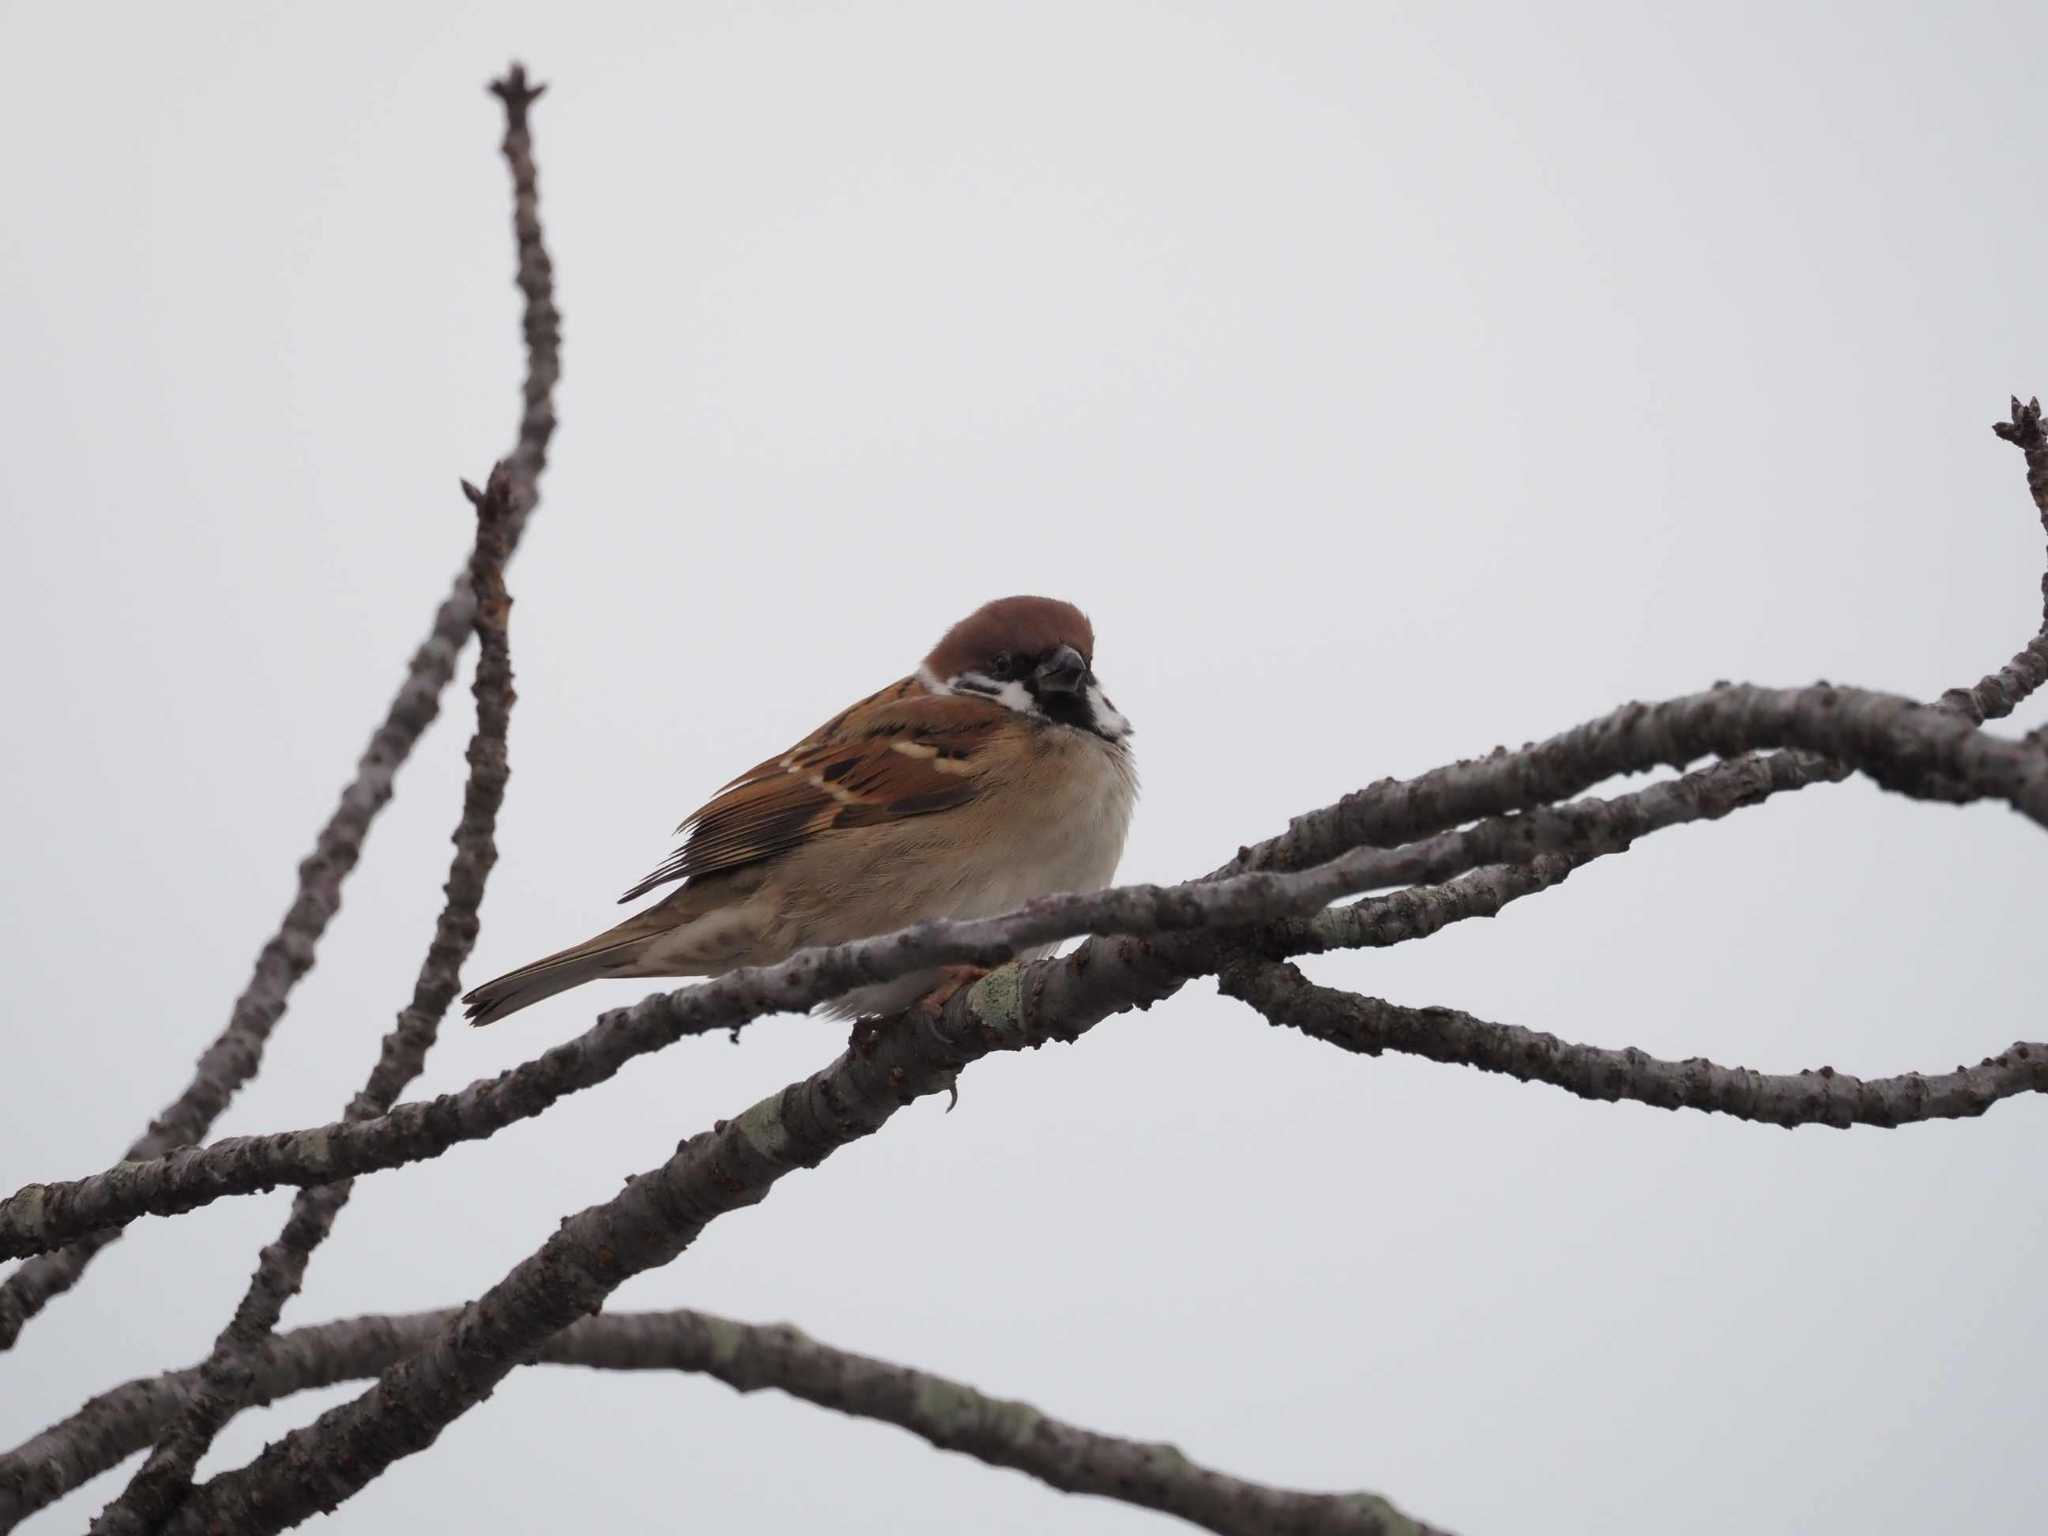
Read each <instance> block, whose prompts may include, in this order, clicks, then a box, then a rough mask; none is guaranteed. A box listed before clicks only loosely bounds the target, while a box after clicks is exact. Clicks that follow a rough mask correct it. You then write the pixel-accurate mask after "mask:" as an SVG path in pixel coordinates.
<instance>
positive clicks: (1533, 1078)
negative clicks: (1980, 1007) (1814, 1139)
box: [1219, 960, 2048, 1130]
mask: <svg viewBox="0 0 2048 1536" xmlns="http://www.w3.org/2000/svg"><path fill="white" fill-rule="evenodd" d="M1219 984H1220V986H1221V989H1222V991H1223V993H1224V995H1225V996H1227V997H1234V998H1237V999H1239V1000H1240V1001H1242V1002H1245V1003H1248V1004H1250V1005H1251V1006H1252V1007H1253V1008H1255V1009H1257V1010H1258V1011H1259V1012H1260V1013H1261V1014H1263V1015H1265V1017H1266V1018H1267V1020H1268V1021H1270V1022H1271V1023H1274V1024H1278V1025H1285V1026H1286V1027H1287V1028H1289V1029H1298V1030H1300V1031H1301V1032H1302V1033H1303V1034H1305V1035H1309V1036H1311V1037H1313V1038H1314V1039H1317V1040H1325V1041H1328V1042H1329V1043H1330V1044H1332V1045H1337V1046H1341V1047H1343V1048H1344V1049H1345V1050H1347V1051H1357V1052H1359V1053H1361V1054H1363V1055H1366V1056H1377V1055H1379V1054H1380V1053H1381V1052H1382V1051H1396V1052H1400V1053H1402V1054H1405V1055H1410V1056H1423V1057H1427V1058H1428V1059H1429V1060H1431V1061H1441V1062H1448V1063H1451V1064H1453V1065H1457V1066H1466V1067H1476V1068H1478V1069H1479V1070H1480V1071H1482V1072H1498V1073H1502V1074H1504V1075H1506V1076H1508V1077H1512V1078H1515V1079H1517V1080H1518V1081H1521V1082H1525V1083H1549V1084H1550V1085H1551V1086H1553V1087H1557V1088H1562V1089H1564V1090H1565V1091H1566V1092H1567V1093H1572V1094H1576V1095H1578V1096H1579V1097H1580V1098H1582V1099H1601V1100H1606V1101H1610V1102H1611V1101H1614V1100H1619V1099H1627V1100H1631V1101H1633V1102H1635V1103H1638V1104H1648V1105H1652V1106H1654V1107H1655V1108H1658V1109H1698V1110H1705V1111H1708V1112H1713V1113H1720V1114H1724V1115H1733V1116H1734V1117H1735V1118H1737V1119H1739V1120H1750V1121H1755V1122H1758V1123H1760V1124H1765V1125H1781V1126H1784V1127H1785V1128H1786V1129H1788V1130H1789V1129H1791V1128H1793V1127H1795V1126H1801V1125H1826V1126H1833V1127H1835V1128H1837V1129H1844V1130H1845V1129H1847V1128H1848V1127H1850V1126H1855V1125H1873V1126H1887V1127H1889V1126H1900V1125H1912V1124H1917V1123H1920V1122H1923V1121H1929V1120H1966V1119H1970V1118H1973V1117H1975V1116H1977V1115H1981V1114H1983V1113H1984V1112H1985V1111H1986V1110H1987V1109H1989V1108H1991V1106H1992V1105H1994V1104H1996V1103H1998V1102H1999V1100H2001V1099H2009V1098H2012V1097H2014V1096H2016V1095H2018V1094H2023V1093H2048V1044H2044V1043H2042V1042H2039V1041H2036V1042H2032V1043H2028V1042H2025V1041H2022V1042H2019V1043H2017V1044H2014V1045H2011V1046H2008V1047H2007V1048H2006V1049H2005V1050H2003V1051H2001V1052H1999V1054H1998V1055H1996V1056H1987V1057H1985V1058H1984V1059H1983V1061H1981V1062H1980V1063H1979V1064H1978V1065H1976V1066H1974V1067H1963V1066H1959V1067H1957V1068H1956V1069H1955V1071H1953V1072H1938V1073H1930V1074H1922V1073H1919V1072H1907V1073H1903V1074H1901V1075H1900V1076H1897V1077H1876V1078H1858V1077H1851V1076H1850V1075H1849V1074H1848V1073H1846V1072H1837V1071H1836V1070H1835V1069H1834V1068H1833V1067H1820V1068H1818V1069H1808V1070H1805V1071H1801V1072H1796V1073H1785V1072H1778V1073H1773V1072H1757V1071H1754V1070H1752V1069H1750V1068H1748V1067H1723V1066H1717V1065H1716V1064H1715V1063H1713V1062H1711V1061H1708V1060H1706V1059H1705V1058H1704V1057H1700V1056H1695V1057H1692V1058H1691V1059H1689V1060H1686V1061H1664V1060H1661V1059H1660V1058H1658V1057H1655V1056H1651V1055H1649V1054H1648V1053H1646V1052H1643V1051H1639V1050H1636V1049H1635V1048H1634V1047H1633V1046H1631V1047H1628V1048H1627V1049H1624V1050H1618V1051H1616V1050H1608V1049H1606V1048H1604V1047H1601V1046H1597V1045H1578V1044H1574V1043H1573V1042H1571V1041H1568V1040H1560V1039H1558V1038H1557V1036H1555V1035H1546V1034H1541V1033H1539V1032H1537V1031H1536V1030H1533V1029H1523V1028H1521V1027H1520V1026H1518V1025H1513V1024H1493V1023H1489V1022H1487V1021H1486V1020H1484V1019H1477V1018H1474V1017H1473V1016H1472V1015H1471V1014H1469V1013H1464V1012H1462V1011H1460V1010H1458V1009H1456V1008H1404V1007H1402V1006H1400V1005H1399V1004H1396V1003H1389V1002H1386V1001H1383V1000H1382V999H1380V998H1376V997H1361V996H1359V995H1357V994H1356V993H1352V992H1343V991H1339V990H1338V989H1336V988H1334V987H1324V986H1318V985H1316V984H1315V983H1314V982H1311V981H1310V980H1309V979H1308V978H1307V977H1306V976H1304V975H1302V973H1301V971H1300V970H1299V968H1297V967H1295V966H1293V965H1289V964H1286V963H1285V962H1279V961H1271V960H1244V961H1240V962H1239V963H1237V964H1236V965H1232V966H1229V967H1226V968H1225V970H1224V971H1223V974H1222V975H1221V977H1220V978H1219Z"/></svg>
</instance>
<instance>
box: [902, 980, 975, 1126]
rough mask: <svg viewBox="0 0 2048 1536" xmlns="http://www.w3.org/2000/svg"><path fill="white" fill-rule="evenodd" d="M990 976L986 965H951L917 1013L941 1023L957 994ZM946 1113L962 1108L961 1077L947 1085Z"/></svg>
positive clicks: (921, 1003) (955, 1078)
mask: <svg viewBox="0 0 2048 1536" xmlns="http://www.w3.org/2000/svg"><path fill="white" fill-rule="evenodd" d="M987 974H988V967H987V966H985V965H949V966H947V967H946V968H945V969H944V970H943V971H941V972H940V973H939V984H938V985H937V986H936V987H933V988H932V989H931V991H929V992H927V993H925V995H924V996H923V997H920V998H919V999H918V1000H917V1011H918V1012H919V1013H921V1014H923V1015H924V1016H925V1017H926V1018H927V1019H929V1020H930V1021H931V1022H932V1023H934V1024H936V1023H938V1022H939V1015H940V1014H942V1013H944V1012H945V1010H946V1004H948V1003H950V1002H951V1001H952V1000H953V998H954V996H955V995H956V994H957V993H960V992H962V991H965V990H966V989H967V988H968V987H971V986H973V985H974V984H975V983H976V982H977V981H979V980H981V978H982V977H984V976H986V975H987ZM946 1094H947V1098H946V1113H947V1114H949V1115H950V1114H951V1113H953V1111H954V1110H956V1109H958V1108H959V1107H960V1076H959V1074H958V1073H955V1074H954V1075H953V1080H952V1081H951V1082H950V1083H948V1084H946Z"/></svg>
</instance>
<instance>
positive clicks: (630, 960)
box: [462, 913, 659, 1024]
mask: <svg viewBox="0 0 2048 1536" xmlns="http://www.w3.org/2000/svg"><path fill="white" fill-rule="evenodd" d="M646 917H647V914H646V913H641V914H640V915H638V916H636V917H630V918H628V919H627V920H626V921H625V922H623V923H620V924H619V925H618V926H617V927H616V928H607V929H606V930H605V931H604V932H603V933H600V934H598V935H597V936H596V937H595V938H590V939H585V940H584V941H583V942H582V943H581V944H572V945H571V946H570V947H569V948H567V949H563V950H557V951H556V952H555V953H554V954H552V955H547V956H544V957H542V958H541V959H539V960H536V961H534V962H533V963H532V964H531V965H522V966H521V967H519V969H518V970H516V971H507V972H506V973H505V974H504V975H503V976H500V977H498V978H497V980H495V981H487V982H485V983H484V984H483V985H482V986H480V987H478V988H476V989H475V990H474V991H471V992H469V993H466V994H465V995H464V996H463V999H462V1000H463V1001H464V1002H465V1003H467V1004H468V1005H469V1022H470V1023H472V1024H495V1023H496V1022H497V1021H498V1020H500V1019H502V1018H504V1017H505V1015H506V1014H508V1013H517V1012H518V1011H519V1010H520V1009H522V1008H525V1007H527V1006H529V1005H530V1004H533V1003H537V1002H539V1001H540V1000H541V999H542V998H544V997H553V996H554V995H555V994H556V993H557V992H566V991H568V990H569V989H570V988H571V987H580V986H582V985H583V983H584V982H586V981H595V980H597V978H598V977H600V976H630V975H633V974H634V962H635V961H636V960H637V959H638V958H639V955H640V951H641V949H642V948H643V947H644V946H645V945H646V943H647V941H648V939H649V938H651V937H652V936H653V934H654V933H655V932H657V931H659V930H658V929H657V928H656V927H654V926H652V925H650V924H649V923H648V922H647V921H646Z"/></svg>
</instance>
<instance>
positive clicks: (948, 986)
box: [917, 965, 988, 1024]
mask: <svg viewBox="0 0 2048 1536" xmlns="http://www.w3.org/2000/svg"><path fill="white" fill-rule="evenodd" d="M987 974H988V967H987V966H985V965H949V966H947V967H945V968H944V969H943V970H941V971H940V972H939V984H938V985H937V986H935V987H933V988H932V989H931V991H929V992H927V993H925V995H924V996H923V997H920V998H919V999H918V1000H917V1011H918V1012H919V1013H921V1014H923V1015H924V1016H925V1017H926V1018H928V1019H930V1020H931V1021H932V1022H933V1023H934V1024H936V1023H938V1021H939V1015H940V1014H941V1013H943V1012H945V1009H946V1004H948V1003H950V1002H951V1001H953V998H954V996H955V995H956V994H958V993H961V992H964V991H966V990H967V989H968V988H969V987H971V986H973V985H974V984H975V983H976V982H977V981H979V980H981V978H982V977H984V976H986V975H987Z"/></svg>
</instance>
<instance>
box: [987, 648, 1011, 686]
mask: <svg viewBox="0 0 2048 1536" xmlns="http://www.w3.org/2000/svg"><path fill="white" fill-rule="evenodd" d="M988 671H989V676H991V677H993V678H994V679H995V680H996V681H997V682H999V683H1003V682H1008V681H1009V680H1010V678H1011V677H1012V676H1014V675H1015V674H1016V671H1017V658H1016V657H1014V656H1012V655H1011V654H1010V653H1009V652H1008V651H1004V652H1002V653H1001V654H999V655H998V656H997V657H996V659H995V660H994V661H992V662H990V663H989V664H988Z"/></svg>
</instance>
